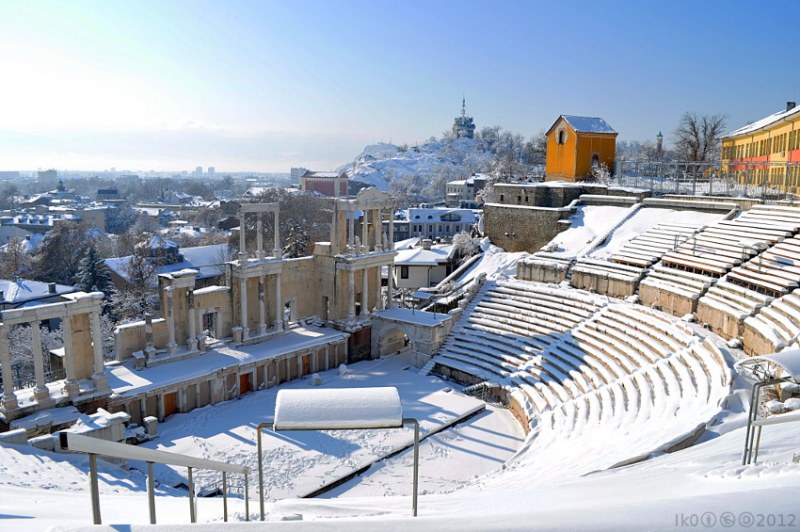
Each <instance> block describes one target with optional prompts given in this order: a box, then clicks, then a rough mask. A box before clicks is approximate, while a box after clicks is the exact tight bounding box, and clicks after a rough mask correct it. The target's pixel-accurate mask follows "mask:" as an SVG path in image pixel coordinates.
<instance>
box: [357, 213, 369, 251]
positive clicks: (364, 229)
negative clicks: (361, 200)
mask: <svg viewBox="0 0 800 532" xmlns="http://www.w3.org/2000/svg"><path fill="white" fill-rule="evenodd" d="M368 218H369V211H368V210H367V209H361V248H362V249H360V250H359V251H361V252H362V253H369V225H368V223H367V220H368Z"/></svg>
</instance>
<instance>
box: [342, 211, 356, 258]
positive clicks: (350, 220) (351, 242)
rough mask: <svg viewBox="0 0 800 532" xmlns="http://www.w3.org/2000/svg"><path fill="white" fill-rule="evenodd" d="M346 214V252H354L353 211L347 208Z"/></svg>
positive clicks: (354, 223) (354, 229)
mask: <svg viewBox="0 0 800 532" xmlns="http://www.w3.org/2000/svg"><path fill="white" fill-rule="evenodd" d="M345 215H346V216H347V252H348V253H354V252H355V251H354V249H353V248H354V246H355V240H356V236H355V233H356V220H355V213H354V212H353V211H351V210H347V211H346V212H345Z"/></svg>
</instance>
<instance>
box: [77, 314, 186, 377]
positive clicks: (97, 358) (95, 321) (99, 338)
mask: <svg viewBox="0 0 800 532" xmlns="http://www.w3.org/2000/svg"><path fill="white" fill-rule="evenodd" d="M89 321H90V324H91V335H92V353H93V354H94V368H93V370H94V371H93V372H92V381H93V382H94V385H95V388H97V389H98V390H102V389H105V388H108V377H106V373H105V368H104V367H103V333H102V331H101V330H100V311H99V310H97V311H95V312H91V313H89ZM173 325H174V324H173ZM173 332H174V330H173Z"/></svg>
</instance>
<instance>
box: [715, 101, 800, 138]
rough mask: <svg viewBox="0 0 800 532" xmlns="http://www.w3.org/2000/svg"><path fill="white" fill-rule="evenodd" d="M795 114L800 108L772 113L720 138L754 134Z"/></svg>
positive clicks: (799, 111) (795, 107)
mask: <svg viewBox="0 0 800 532" xmlns="http://www.w3.org/2000/svg"><path fill="white" fill-rule="evenodd" d="M797 113H800V106H794V107H793V108H792V109H789V110H786V109H784V110H783V111H778V112H777V113H772V114H771V115H769V116H767V117H764V118H762V119H761V120H756V121H755V122H752V123H750V124H747V125H746V126H742V127H740V128H739V129H736V130H734V131H731V132H730V133H728V134H727V135H725V136H723V137H722V138H724V139H727V138H731V137H737V136H739V135H745V134H748V133H754V132H756V131H758V130H759V129H764V128H766V127H769V126H771V125H772V124H775V123H777V122H780V121H782V120H783V119H784V118H789V117H790V116H792V115H795V114H797Z"/></svg>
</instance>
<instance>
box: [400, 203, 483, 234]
mask: <svg viewBox="0 0 800 532" xmlns="http://www.w3.org/2000/svg"><path fill="white" fill-rule="evenodd" d="M400 216H401V219H400V220H395V225H394V227H395V231H394V238H395V241H400V240H405V239H406V238H412V237H415V236H420V237H422V238H430V239H431V240H434V239H436V238H450V237H452V236H455V235H457V234H458V233H461V232H467V233H469V232H470V231H471V230H472V226H473V225H475V224H477V223H478V216H477V215H476V214H475V212H474V211H472V210H470V209H437V208H411V209H407V210H405V211H402V214H401V215H400Z"/></svg>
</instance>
